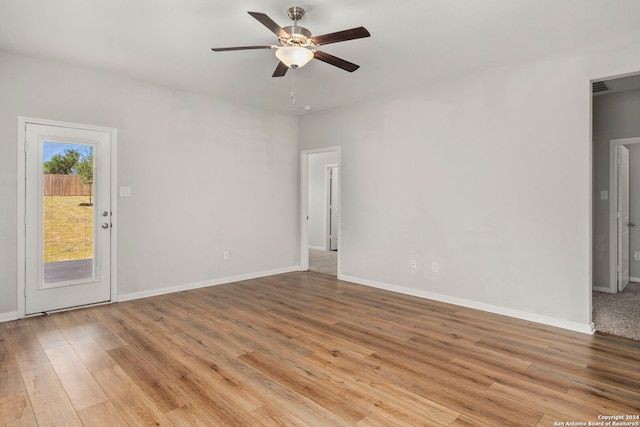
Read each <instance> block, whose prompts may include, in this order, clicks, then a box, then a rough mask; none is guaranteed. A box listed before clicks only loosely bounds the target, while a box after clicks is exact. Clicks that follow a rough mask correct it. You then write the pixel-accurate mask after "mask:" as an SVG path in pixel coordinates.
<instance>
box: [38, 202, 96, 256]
mask: <svg viewBox="0 0 640 427" xmlns="http://www.w3.org/2000/svg"><path fill="white" fill-rule="evenodd" d="M88 201H89V198H88V197H86V196H45V197H44V228H43V230H44V262H45V263H48V262H57V261H71V260H77V259H86V258H93V206H80V204H81V203H86V202H88Z"/></svg>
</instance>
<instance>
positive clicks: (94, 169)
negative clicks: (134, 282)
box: [24, 122, 112, 315]
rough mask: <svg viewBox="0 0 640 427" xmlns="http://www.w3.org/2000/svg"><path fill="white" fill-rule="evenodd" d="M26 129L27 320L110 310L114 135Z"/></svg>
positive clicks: (73, 129)
mask: <svg viewBox="0 0 640 427" xmlns="http://www.w3.org/2000/svg"><path fill="white" fill-rule="evenodd" d="M25 127H26V128H25V136H26V137H25V139H26V141H25V175H26V176H25V213H26V215H25V276H24V277H25V292H24V293H25V314H26V315H29V314H35V313H41V312H47V311H53V310H60V309H65V308H71V307H77V306H82V305H88V304H95V303H100V302H108V301H110V300H111V265H110V261H111V259H110V255H111V227H112V224H111V216H112V212H111V203H110V200H111V184H110V183H111V177H110V167H111V166H110V158H111V137H112V133H111V132H110V131H106V130H97V128H96V129H92V128H91V127H87V128H86V129H85V128H81V127H75V126H69V127H67V126H65V125H63V124H61V125H50V124H38V123H29V122H27V123H26V125H25Z"/></svg>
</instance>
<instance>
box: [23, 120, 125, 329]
mask: <svg viewBox="0 0 640 427" xmlns="http://www.w3.org/2000/svg"><path fill="white" fill-rule="evenodd" d="M27 124H37V125H46V126H61V127H68V128H75V129H87V130H94V131H101V132H108V133H109V134H110V135H111V159H110V160H111V196H110V199H111V212H112V216H111V223H112V228H111V269H110V270H111V302H116V301H118V283H117V282H118V281H117V272H118V257H117V249H118V245H117V241H118V227H117V223H118V215H117V212H118V209H117V207H118V206H117V197H116V186H117V184H118V179H117V174H116V171H117V170H118V169H117V158H118V156H117V145H118V144H117V138H118V131H117V129H115V128H108V127H102V126H93V125H84V124H79V123H68V122H61V121H56V120H46V119H38V118H33V117H22V116H20V117H18V177H17V178H18V224H17V233H18V245H17V252H18V253H17V257H18V266H17V267H18V272H17V273H18V275H17V276H18V281H17V282H18V289H17V298H18V318H23V317H25V289H26V275H25V271H26V262H27V260H26V239H25V216H26V209H25V205H26V183H25V178H26V175H25V173H26V167H25V166H26V163H25V162H26V153H25V141H26V128H27Z"/></svg>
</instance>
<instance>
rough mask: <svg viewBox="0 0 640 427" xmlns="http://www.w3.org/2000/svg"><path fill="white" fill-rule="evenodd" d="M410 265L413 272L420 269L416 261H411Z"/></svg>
mask: <svg viewBox="0 0 640 427" xmlns="http://www.w3.org/2000/svg"><path fill="white" fill-rule="evenodd" d="M410 265H411V268H412V269H413V270H415V269H416V268H418V263H417V262H416V260H415V259H412V260H411V262H410Z"/></svg>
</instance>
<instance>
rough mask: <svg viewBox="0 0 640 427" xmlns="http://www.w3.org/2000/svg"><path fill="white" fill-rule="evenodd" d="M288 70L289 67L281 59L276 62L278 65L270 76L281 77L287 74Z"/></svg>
mask: <svg viewBox="0 0 640 427" xmlns="http://www.w3.org/2000/svg"><path fill="white" fill-rule="evenodd" d="M288 70H289V67H287V66H286V65H284V63H283V62H282V61H280V62H278V66H277V67H276V70H275V71H274V72H273V75H272V76H271V77H283V76H284V75H285V74H287V71H288Z"/></svg>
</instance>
